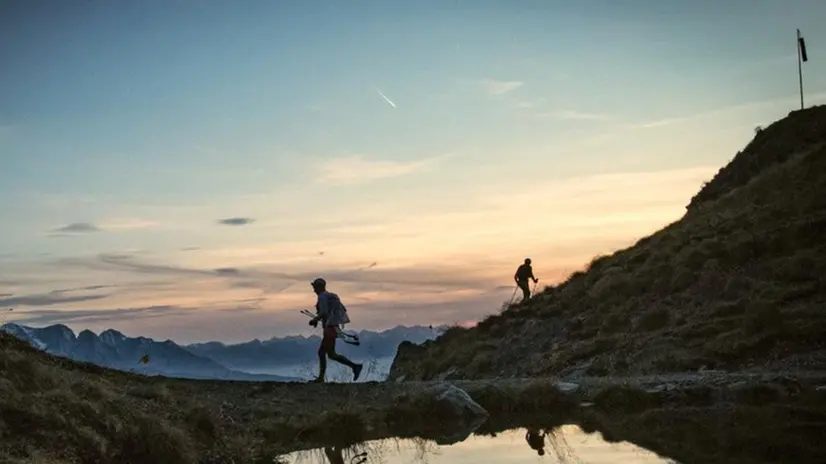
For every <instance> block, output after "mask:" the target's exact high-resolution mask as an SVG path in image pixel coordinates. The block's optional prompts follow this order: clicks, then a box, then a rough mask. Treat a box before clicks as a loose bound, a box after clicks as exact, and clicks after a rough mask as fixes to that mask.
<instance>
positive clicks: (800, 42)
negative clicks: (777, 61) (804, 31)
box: [797, 31, 809, 63]
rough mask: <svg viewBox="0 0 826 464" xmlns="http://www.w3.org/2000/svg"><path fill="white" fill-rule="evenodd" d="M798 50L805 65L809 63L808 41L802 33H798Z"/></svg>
mask: <svg viewBox="0 0 826 464" xmlns="http://www.w3.org/2000/svg"><path fill="white" fill-rule="evenodd" d="M797 48H798V49H799V50H800V59H802V60H803V62H804V63H805V62H807V61H809V56H808V55H807V54H806V41H805V40H804V39H803V37H802V36H801V35H800V31H797Z"/></svg>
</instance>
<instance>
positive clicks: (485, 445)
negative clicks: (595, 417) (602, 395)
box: [281, 425, 676, 464]
mask: <svg viewBox="0 0 826 464" xmlns="http://www.w3.org/2000/svg"><path fill="white" fill-rule="evenodd" d="M533 437H536V438H535V439H534V438H533ZM529 442H530V443H529ZM537 456H542V457H544V458H545V459H546V460H547V461H548V462H559V463H606V464H607V463H614V462H622V463H627V464H655V463H657V464H659V463H674V462H676V461H673V460H671V459H668V458H665V457H662V456H659V455H657V454H656V453H654V452H651V451H648V450H646V449H644V448H641V447H639V446H636V445H633V444H631V443H628V442H621V443H609V442H607V441H605V440H603V439H602V438H601V436H600V434H598V433H591V434H588V433H585V432H583V430H582V429H581V428H580V427H578V426H576V425H564V426H561V427H558V428H555V429H552V430H548V431H545V430H541V431H540V430H537V429H523V428H518V429H510V430H505V431H502V432H499V433H493V434H490V435H474V436H472V437H469V438H468V439H467V440H464V441H462V442H460V443H457V444H454V445H449V446H448V445H439V444H437V443H436V442H435V441H433V440H428V439H421V438H420V439H410V438H407V439H392V438H391V439H384V440H375V441H369V442H364V443H360V444H356V445H353V446H350V447H346V448H340V447H335V446H328V447H325V448H318V449H313V450H307V451H299V452H295V453H291V454H289V455H286V456H283V457H281V462H282V463H285V464H286V463H289V464H360V463H364V464H397V463H398V464H401V463H404V464H425V463H427V464H440V463H445V464H447V463H457V464H459V463H483V462H484V463H494V464H495V463H504V462H523V461H526V460H528V461H529V460H532V459H534V458H536V457H537Z"/></svg>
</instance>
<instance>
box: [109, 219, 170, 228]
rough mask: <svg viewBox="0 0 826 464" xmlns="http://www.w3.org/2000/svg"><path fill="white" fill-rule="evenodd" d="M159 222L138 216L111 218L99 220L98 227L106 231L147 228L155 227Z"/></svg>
mask: <svg viewBox="0 0 826 464" xmlns="http://www.w3.org/2000/svg"><path fill="white" fill-rule="evenodd" d="M158 225H159V223H158V222H157V221H152V220H147V219H140V218H112V219H107V220H105V221H101V223H100V228H101V229H103V230H106V231H117V230H132V229H147V228H150V227H156V226H158Z"/></svg>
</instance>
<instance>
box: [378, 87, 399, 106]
mask: <svg viewBox="0 0 826 464" xmlns="http://www.w3.org/2000/svg"><path fill="white" fill-rule="evenodd" d="M376 92H378V93H379V95H380V96H381V98H382V99H384V101H386V102H387V104H388V105H390V106H392V107H393V108H395V107H396V104H395V103H393V100H390V99H389V98H387V95H385V94H384V92H382V91H381V89H379V88H378V87H376Z"/></svg>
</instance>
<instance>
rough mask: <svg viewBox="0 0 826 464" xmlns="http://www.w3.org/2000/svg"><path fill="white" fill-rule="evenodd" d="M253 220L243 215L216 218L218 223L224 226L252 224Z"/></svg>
mask: <svg viewBox="0 0 826 464" xmlns="http://www.w3.org/2000/svg"><path fill="white" fill-rule="evenodd" d="M253 222H255V219H253V218H245V217H231V218H226V219H219V220H218V224H223V225H225V226H245V225H247V224H252V223H253Z"/></svg>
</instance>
